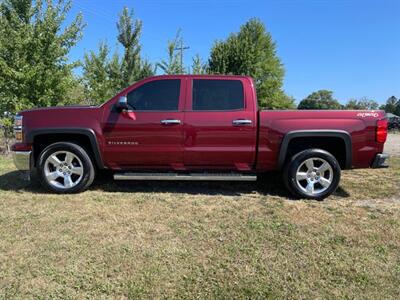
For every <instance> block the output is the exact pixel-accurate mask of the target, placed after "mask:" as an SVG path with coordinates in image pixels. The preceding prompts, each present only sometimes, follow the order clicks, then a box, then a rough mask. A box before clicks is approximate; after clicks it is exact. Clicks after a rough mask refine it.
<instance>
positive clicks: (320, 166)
mask: <svg viewBox="0 0 400 300" xmlns="http://www.w3.org/2000/svg"><path fill="white" fill-rule="evenodd" d="M332 181H333V169H332V166H331V165H330V164H329V163H328V162H327V161H326V160H325V159H322V158H319V157H312V158H309V159H306V160H305V161H303V162H302V163H301V164H300V166H299V167H298V169H297V171H296V184H297V186H298V187H299V188H300V189H301V190H302V191H303V192H304V193H306V194H307V195H309V196H315V195H318V194H321V193H323V192H325V191H326V190H327V189H328V188H329V187H330V186H331V184H332Z"/></svg>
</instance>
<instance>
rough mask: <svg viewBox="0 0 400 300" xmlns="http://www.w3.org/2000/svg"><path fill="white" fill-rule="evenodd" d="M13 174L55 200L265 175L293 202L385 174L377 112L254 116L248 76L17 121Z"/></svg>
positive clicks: (160, 79) (159, 87)
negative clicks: (346, 178) (347, 176)
mask: <svg viewBox="0 0 400 300" xmlns="http://www.w3.org/2000/svg"><path fill="white" fill-rule="evenodd" d="M15 134H16V138H17V143H16V144H14V145H13V151H14V152H13V155H14V161H15V164H16V166H17V168H18V169H20V170H25V171H29V170H32V169H33V168H36V169H37V173H38V175H39V178H40V181H41V183H42V184H43V186H45V187H46V188H47V189H49V190H51V191H53V192H57V193H73V192H80V191H83V190H85V189H86V188H87V187H89V186H90V184H91V183H92V182H93V179H94V177H95V172H96V170H99V169H109V170H111V171H112V172H114V179H116V180H231V181H236V180H244V181H252V180H256V179H257V175H258V174H261V173H264V172H267V171H273V170H279V171H281V173H282V174H283V180H284V182H285V184H286V186H287V188H288V189H289V190H290V191H291V192H292V193H293V194H294V195H295V196H297V197H301V198H310V199H323V198H325V197H326V196H328V195H330V194H331V193H332V192H334V191H335V189H336V188H337V186H338V184H339V181H340V172H341V169H351V168H369V167H372V168H377V167H384V166H386V165H385V159H386V158H387V155H385V154H383V153H382V151H383V146H384V143H385V141H386V136H387V121H386V120H385V116H384V112H383V111H351V110H350V111H311V110H296V111H289V110H287V111H263V110H261V111H260V110H259V109H258V108H257V96H256V92H255V89H254V83H253V80H252V79H251V78H250V77H247V76H208V75H207V76H205V75H201V76H197V75H177V76H155V77H150V78H147V79H144V80H142V81H139V82H137V83H135V84H133V85H132V86H130V87H128V88H126V89H125V90H123V91H122V92H120V93H119V94H117V95H116V96H115V97H113V98H112V99H110V100H109V101H107V102H106V103H104V104H103V105H100V106H95V107H90V106H89V107H84V106H77V107H51V108H40V109H33V110H27V111H23V112H20V113H19V114H18V115H17V116H16V119H15Z"/></svg>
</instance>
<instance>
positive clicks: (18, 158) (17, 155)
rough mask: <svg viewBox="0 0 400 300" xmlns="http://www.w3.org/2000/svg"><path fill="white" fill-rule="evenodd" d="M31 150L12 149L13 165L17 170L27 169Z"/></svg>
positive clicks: (28, 168)
mask: <svg viewBox="0 0 400 300" xmlns="http://www.w3.org/2000/svg"><path fill="white" fill-rule="evenodd" d="M31 154H32V151H13V153H12V156H13V160H14V165H15V167H16V168H17V169H18V170H21V171H29V170H30V167H31Z"/></svg>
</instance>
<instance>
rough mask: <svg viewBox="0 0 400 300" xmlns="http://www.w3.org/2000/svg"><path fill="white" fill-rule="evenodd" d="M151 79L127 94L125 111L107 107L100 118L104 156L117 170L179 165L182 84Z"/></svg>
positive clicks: (181, 126)
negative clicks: (103, 138)
mask: <svg viewBox="0 0 400 300" xmlns="http://www.w3.org/2000/svg"><path fill="white" fill-rule="evenodd" d="M181 81H182V80H181V79H179V78H171V77H170V78H169V79H157V78H152V79H150V80H145V81H143V82H139V83H138V84H137V85H135V86H133V89H132V90H130V91H128V92H127V94H126V96H127V101H128V105H129V111H124V112H121V111H118V110H116V109H115V108H114V107H110V111H109V113H108V115H107V114H106V116H105V118H104V125H103V132H104V136H105V144H106V145H105V151H104V156H105V160H106V161H107V163H108V164H109V165H110V167H113V168H121V169H135V168H167V169H176V168H179V167H180V166H181V165H182V163H183V112H182V107H183V102H184V92H183V91H184V88H185V87H184V83H183V82H181Z"/></svg>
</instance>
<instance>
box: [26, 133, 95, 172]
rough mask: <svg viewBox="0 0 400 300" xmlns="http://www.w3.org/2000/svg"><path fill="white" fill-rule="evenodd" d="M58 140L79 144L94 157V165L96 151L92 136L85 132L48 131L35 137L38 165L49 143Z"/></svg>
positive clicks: (34, 143) (34, 149) (34, 156)
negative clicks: (41, 154)
mask: <svg viewBox="0 0 400 300" xmlns="http://www.w3.org/2000/svg"><path fill="white" fill-rule="evenodd" d="M57 142H70V143H74V144H78V145H79V146H81V147H82V148H83V149H85V151H86V152H87V153H88V155H89V157H90V158H91V159H92V162H93V164H94V165H96V161H95V153H94V150H93V147H92V144H91V141H90V138H89V137H88V136H86V135H84V134H70V133H46V134H40V135H36V136H35V137H34V139H33V158H34V165H35V166H36V161H37V159H38V157H39V155H40V153H41V152H42V151H43V150H44V149H45V148H46V147H47V146H49V145H51V144H54V143H57Z"/></svg>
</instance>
